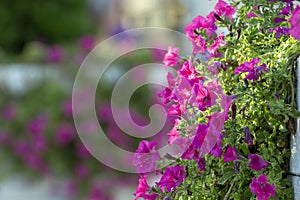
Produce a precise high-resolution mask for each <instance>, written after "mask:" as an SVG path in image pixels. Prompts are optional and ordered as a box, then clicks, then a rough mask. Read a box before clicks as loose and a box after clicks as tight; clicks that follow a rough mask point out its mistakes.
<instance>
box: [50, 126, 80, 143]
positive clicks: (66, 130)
mask: <svg viewBox="0 0 300 200" xmlns="http://www.w3.org/2000/svg"><path fill="white" fill-rule="evenodd" d="M75 137H76V133H75V128H74V127H73V126H72V125H71V124H68V123H61V124H59V125H58V126H57V129H56V133H55V142H56V144H57V145H59V146H65V145H67V144H69V143H70V142H72V141H73V140H74V138H75Z"/></svg>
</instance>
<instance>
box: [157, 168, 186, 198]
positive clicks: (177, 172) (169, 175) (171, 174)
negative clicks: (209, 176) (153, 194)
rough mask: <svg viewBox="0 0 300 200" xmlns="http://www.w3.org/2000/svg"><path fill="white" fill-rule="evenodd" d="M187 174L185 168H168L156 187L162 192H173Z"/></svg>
mask: <svg viewBox="0 0 300 200" xmlns="http://www.w3.org/2000/svg"><path fill="white" fill-rule="evenodd" d="M185 176H186V173H185V171H184V167H183V166H171V167H167V168H166V170H165V172H164V174H163V175H162V177H161V179H160V181H159V182H157V183H156V185H157V186H158V187H159V188H160V189H161V191H166V192H171V191H172V190H173V189H175V188H176V187H177V186H178V185H179V184H180V183H181V182H182V181H183V180H184V179H185Z"/></svg>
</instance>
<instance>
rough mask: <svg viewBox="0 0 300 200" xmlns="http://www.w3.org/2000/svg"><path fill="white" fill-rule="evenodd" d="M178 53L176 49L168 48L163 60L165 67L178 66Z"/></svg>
mask: <svg viewBox="0 0 300 200" xmlns="http://www.w3.org/2000/svg"><path fill="white" fill-rule="evenodd" d="M178 52H179V49H178V48H173V47H172V46H169V48H168V52H167V53H166V55H165V57H164V60H163V62H164V64H165V67H172V66H176V65H177V64H178V62H179V61H180V58H179V56H178Z"/></svg>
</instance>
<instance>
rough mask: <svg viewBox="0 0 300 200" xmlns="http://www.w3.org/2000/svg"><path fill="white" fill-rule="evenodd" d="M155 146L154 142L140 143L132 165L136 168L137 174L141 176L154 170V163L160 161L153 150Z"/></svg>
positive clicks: (144, 141) (156, 152) (157, 154)
mask: <svg viewBox="0 0 300 200" xmlns="http://www.w3.org/2000/svg"><path fill="white" fill-rule="evenodd" d="M156 145H157V143H156V142H148V141H146V140H143V141H141V142H140V144H139V147H138V149H137V150H136V152H135V155H134V158H133V165H134V166H136V169H137V172H138V173H140V174H142V173H146V172H151V171H154V170H155V169H156V161H158V160H160V159H161V158H160V155H159V153H158V151H157V150H156V149H155V147H156Z"/></svg>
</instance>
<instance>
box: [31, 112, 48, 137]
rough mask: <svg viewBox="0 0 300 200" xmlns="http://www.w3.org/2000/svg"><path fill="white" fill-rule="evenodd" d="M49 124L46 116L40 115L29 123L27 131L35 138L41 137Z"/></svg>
mask: <svg viewBox="0 0 300 200" xmlns="http://www.w3.org/2000/svg"><path fill="white" fill-rule="evenodd" d="M47 123H48V119H47V117H46V115H44V114H40V115H38V116H36V117H34V118H33V119H32V120H31V121H30V122H29V124H28V126H27V131H28V132H29V133H30V134H32V135H34V136H37V135H40V134H42V133H43V132H44V131H45V129H46V127H47Z"/></svg>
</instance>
